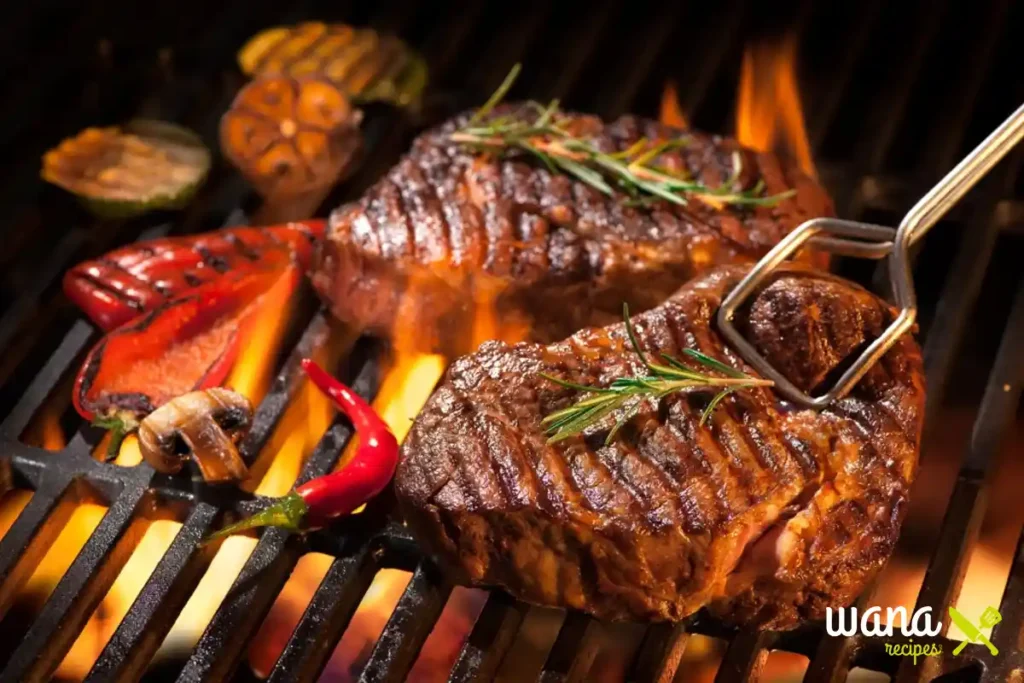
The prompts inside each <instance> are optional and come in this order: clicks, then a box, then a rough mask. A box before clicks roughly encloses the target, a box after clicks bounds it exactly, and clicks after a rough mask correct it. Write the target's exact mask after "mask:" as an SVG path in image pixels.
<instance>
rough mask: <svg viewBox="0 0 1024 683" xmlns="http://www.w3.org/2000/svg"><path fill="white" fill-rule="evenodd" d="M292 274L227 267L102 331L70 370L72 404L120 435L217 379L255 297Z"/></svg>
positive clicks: (289, 269)
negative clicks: (74, 371) (229, 270)
mask: <svg viewBox="0 0 1024 683" xmlns="http://www.w3.org/2000/svg"><path fill="white" fill-rule="evenodd" d="M300 280H301V274H300V272H299V268H298V266H296V265H294V264H292V263H290V262H282V263H278V264H277V267H275V268H272V269H270V268H264V269H255V268H249V269H245V270H239V271H236V272H232V273H228V274H225V275H224V276H222V277H220V278H218V279H216V280H212V281H210V282H206V283H204V284H202V285H200V286H198V287H195V288H193V289H191V290H188V291H187V292H185V293H184V294H181V295H179V296H177V297H175V298H173V299H170V300H168V301H165V302H163V303H161V304H160V305H158V306H157V307H156V308H154V309H153V310H151V311H150V312H149V313H146V314H144V315H143V316H141V317H139V318H137V319H135V320H132V321H130V322H128V323H126V324H124V325H122V326H121V327H119V328H117V329H116V330H114V331H112V332H110V333H108V334H107V335H106V336H105V337H103V338H102V339H101V340H100V341H99V343H97V344H96V346H94V347H93V349H92V350H91V351H90V352H89V355H88V356H87V357H86V359H85V363H84V364H83V365H82V368H81V370H80V371H79V373H78V378H77V379H76V381H75V386H74V392H73V397H72V398H73V403H74V406H75V409H76V410H77V411H78V412H79V414H80V415H82V417H84V418H86V419H87V420H92V421H94V422H95V423H96V424H99V425H101V426H104V427H107V428H109V429H113V430H115V432H118V436H123V433H125V432H128V431H131V430H132V429H133V428H134V427H135V426H137V422H138V420H139V419H141V418H142V417H144V416H146V415H148V414H149V413H150V412H152V411H153V410H155V409H156V408H158V407H160V406H161V405H163V404H164V403H166V402H167V401H169V400H171V399H173V398H175V397H176V396H179V395H181V394H184V393H187V392H189V391H194V390H198V389H205V388H207V387H212V386H216V385H218V384H220V383H221V382H222V381H223V380H224V378H225V377H226V376H227V373H228V371H229V370H230V369H231V366H232V364H233V362H234V359H235V357H236V355H237V352H238V345H239V340H240V339H241V338H244V334H245V333H246V332H247V330H248V329H249V327H250V323H251V322H252V321H253V319H254V318H255V316H254V315H253V314H254V313H255V312H256V310H257V309H258V308H259V306H260V303H261V299H262V298H263V295H264V294H265V293H267V292H268V291H270V289H271V288H272V287H274V286H276V285H278V284H280V285H281V286H287V287H288V288H289V289H290V290H294V289H295V288H296V287H297V286H298V284H299V282H300Z"/></svg>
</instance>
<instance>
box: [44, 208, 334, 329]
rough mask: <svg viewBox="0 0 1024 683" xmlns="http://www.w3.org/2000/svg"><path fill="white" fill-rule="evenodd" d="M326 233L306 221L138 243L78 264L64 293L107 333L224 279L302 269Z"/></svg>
mask: <svg viewBox="0 0 1024 683" xmlns="http://www.w3.org/2000/svg"><path fill="white" fill-rule="evenodd" d="M324 230H325V222H324V221H322V220H309V221H302V222H296V223H286V224H284V225H275V226H271V227H265V228H226V229H224V230H216V231H214V232H208V233H205V234H202V235H188V236H184V237H169V238H164V239H156V240H150V241H148V242H139V243H137V244H132V245H129V246H127V247H124V248H121V249H117V250H115V251H112V252H110V253H108V254H106V255H104V256H103V257H101V258H98V259H95V260H92V261H86V262H84V263H80V264H78V265H77V266H75V267H74V268H72V269H71V270H69V271H68V272H67V274H66V275H65V276H64V292H65V293H66V294H67V296H68V298H69V299H71V301H73V302H74V303H75V304H76V305H77V306H78V307H79V308H81V309H82V310H83V311H84V312H85V314H86V315H88V316H89V318H90V319H91V320H92V321H93V322H95V323H96V324H97V325H99V326H100V327H101V328H103V329H104V330H112V329H114V328H115V327H118V326H120V325H123V324H124V323H126V322H128V321H129V320H134V319H135V318H138V317H139V316H140V315H142V314H144V313H146V312H148V311H151V310H153V309H154V308H156V307H157V306H160V305H162V304H164V303H166V302H168V301H170V300H172V299H173V298H175V297H176V296H178V295H180V294H182V293H183V292H185V291H187V290H190V289H193V288H195V287H199V286H200V285H204V284H206V283H210V282H214V281H216V280H217V279H218V278H221V277H223V276H225V275H227V274H229V273H238V272H242V271H254V270H264V271H266V270H271V271H272V270H276V269H278V268H280V267H281V266H282V265H283V264H285V263H288V262H294V263H296V264H297V265H298V266H299V268H301V269H302V271H305V270H306V269H307V268H308V266H309V261H310V258H311V257H312V253H313V245H314V243H315V242H316V241H317V240H319V239H321V238H322V237H323V234H324Z"/></svg>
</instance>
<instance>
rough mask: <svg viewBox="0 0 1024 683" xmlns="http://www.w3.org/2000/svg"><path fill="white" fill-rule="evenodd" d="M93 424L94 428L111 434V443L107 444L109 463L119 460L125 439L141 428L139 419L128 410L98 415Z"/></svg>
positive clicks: (107, 459)
mask: <svg viewBox="0 0 1024 683" xmlns="http://www.w3.org/2000/svg"><path fill="white" fill-rule="evenodd" d="M92 424H93V426H94V427H99V428H101V429H106V430H108V431H109V432H110V443H108V444H107V452H106V461H107V462H110V461H111V460H114V459H115V458H117V455H118V453H120V452H121V444H122V443H124V438H125V437H126V436H128V435H129V434H131V433H132V432H134V431H136V430H137V429H138V428H139V420H138V418H136V417H135V415H134V414H132V413H130V412H128V411H126V410H115V411H111V412H110V413H108V414H107V415H98V416H96V417H95V418H93V421H92Z"/></svg>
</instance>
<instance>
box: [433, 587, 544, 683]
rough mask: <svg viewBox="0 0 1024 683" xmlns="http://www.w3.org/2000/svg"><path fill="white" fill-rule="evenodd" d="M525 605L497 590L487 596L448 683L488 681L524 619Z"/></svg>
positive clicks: (492, 676)
mask: <svg viewBox="0 0 1024 683" xmlns="http://www.w3.org/2000/svg"><path fill="white" fill-rule="evenodd" d="M526 611H527V607H526V605H525V604H523V603H521V602H518V601H516V600H513V599H512V598H510V597H509V596H508V595H507V594H505V593H503V592H501V591H495V592H492V593H491V594H490V595H489V596H488V597H487V604H485V605H484V608H483V610H482V611H481V612H480V616H478V617H477V620H476V624H475V625H474V626H473V631H472V632H471V633H470V634H469V639H468V640H467V641H466V644H465V646H464V647H463V648H462V652H460V653H459V658H458V660H457V661H456V662H455V666H454V667H453V668H452V673H451V676H449V677H448V682H449V683H475V682H477V681H490V680H493V679H494V676H495V674H496V673H497V672H498V667H499V666H501V662H502V660H503V659H504V657H505V654H506V653H507V652H508V649H509V648H510V647H511V646H512V642H513V640H514V639H515V635H516V633H517V632H518V631H519V627H520V626H521V625H522V623H523V618H524V617H525V616H526Z"/></svg>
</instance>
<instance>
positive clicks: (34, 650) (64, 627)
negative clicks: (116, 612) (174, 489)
mask: <svg viewBox="0 0 1024 683" xmlns="http://www.w3.org/2000/svg"><path fill="white" fill-rule="evenodd" d="M147 495H148V494H147V491H146V488H145V487H137V488H132V489H129V490H126V491H125V492H124V493H123V494H122V495H120V496H118V497H117V498H116V499H115V500H114V502H113V504H112V505H111V506H110V509H109V510H107V513H106V514H105V515H104V516H103V519H102V520H101V521H100V524H99V526H98V527H96V530H95V531H94V532H93V533H92V535H91V536H90V537H89V540H88V541H86V543H85V545H84V546H83V547H82V550H81V552H79V553H78V556H77V557H76V558H75V561H74V562H73V563H72V564H71V566H70V567H69V568H68V571H67V572H66V573H65V574H64V576H63V577H62V578H61V580H60V582H59V583H58V584H57V587H56V588H55V589H54V591H53V594H52V595H51V596H50V598H49V599H48V600H47V601H46V604H45V605H44V606H43V609H42V611H41V612H40V613H39V616H37V617H36V619H35V621H34V622H33V623H32V626H31V627H30V628H29V629H28V632H27V633H26V634H25V638H24V640H22V642H21V644H20V645H19V646H18V649H17V650H15V652H14V655H13V656H12V657H11V660H10V661H9V662H8V663H7V666H5V667H4V669H3V672H2V673H0V681H3V682H5V683H6V682H9V683H22V682H25V683H28V682H29V681H46V680H49V678H50V676H51V675H52V673H53V671H54V670H55V669H56V668H57V665H58V664H60V661H61V660H62V659H63V658H64V655H65V654H67V651H68V650H69V649H70V648H71V645H72V643H74V641H75V638H76V637H77V636H78V633H79V632H80V631H81V629H82V626H84V625H85V621H86V620H87V619H88V618H89V615H90V614H92V611H93V610H94V609H95V608H96V605H98V604H99V602H100V600H101V599H102V598H103V596H104V595H105V594H106V592H107V590H109V589H110V585H111V584H112V583H113V582H114V579H116V578H117V574H118V573H119V572H120V571H121V568H122V567H123V566H124V563H125V562H127V561H128V558H129V557H131V553H132V550H133V549H134V547H135V546H136V545H137V543H138V539H139V538H140V537H141V536H142V533H143V532H144V531H145V528H146V526H148V521H147V520H145V519H144V518H142V517H141V516H139V514H138V512H139V508H140V507H141V506H142V505H143V504H144V502H145V498H146V497H147Z"/></svg>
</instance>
